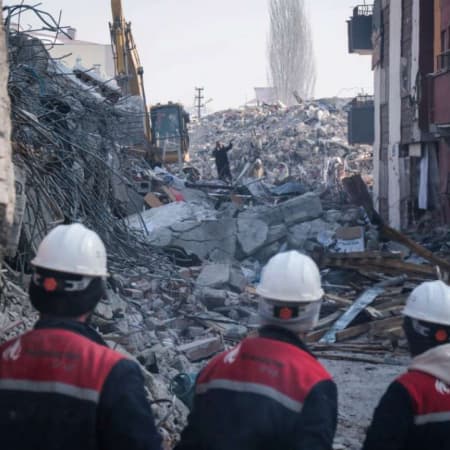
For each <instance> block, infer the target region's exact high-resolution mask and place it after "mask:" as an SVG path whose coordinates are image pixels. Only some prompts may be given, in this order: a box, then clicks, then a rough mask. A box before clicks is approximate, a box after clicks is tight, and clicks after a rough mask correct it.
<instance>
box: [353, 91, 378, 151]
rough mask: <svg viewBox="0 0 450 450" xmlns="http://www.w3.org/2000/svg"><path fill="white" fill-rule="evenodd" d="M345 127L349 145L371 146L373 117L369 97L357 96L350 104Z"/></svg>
mask: <svg viewBox="0 0 450 450" xmlns="http://www.w3.org/2000/svg"><path fill="white" fill-rule="evenodd" d="M347 125H348V130H347V131H348V143H349V144H368V145H372V144H373V141H374V135H375V115H374V103H373V97H372V96H371V95H359V96H358V97H355V98H354V99H353V100H352V101H351V102H350V104H349V110H348V115H347Z"/></svg>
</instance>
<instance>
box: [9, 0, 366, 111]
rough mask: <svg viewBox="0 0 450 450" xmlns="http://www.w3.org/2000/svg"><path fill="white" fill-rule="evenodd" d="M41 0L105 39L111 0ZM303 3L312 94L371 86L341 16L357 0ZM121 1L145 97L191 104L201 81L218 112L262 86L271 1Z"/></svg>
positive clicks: (90, 37) (81, 31)
mask: <svg viewBox="0 0 450 450" xmlns="http://www.w3.org/2000/svg"><path fill="white" fill-rule="evenodd" d="M41 2H42V3H41V5H40V9H43V10H45V11H47V12H49V13H51V14H52V15H54V16H55V17H58V16H59V12H60V11H62V19H61V24H62V25H70V26H72V27H74V28H76V29H77V39H80V40H86V41H94V42H99V43H109V42H110V38H109V27H108V22H109V21H110V20H111V6H110V1H109V0H41ZM3 3H4V5H10V4H17V3H19V1H18V0H16V1H11V0H4V1H3ZM26 3H28V2H26ZM305 3H306V6H307V10H308V15H309V18H310V21H311V27H312V31H313V45H314V50H315V58H316V67H317V82H316V89H315V93H314V96H315V97H316V98H320V97H331V96H341V97H350V96H354V95H356V94H357V93H360V92H365V93H371V92H372V90H373V87H372V85H373V74H372V72H371V69H370V57H369V56H360V55H350V54H348V52H347V48H348V43H347V24H346V20H347V19H348V18H349V17H350V15H351V12H352V8H353V6H355V5H357V4H359V3H361V2H360V1H357V0H305ZM29 4H35V3H33V2H31V1H30V2H29ZM122 5H123V9H124V15H125V18H126V20H127V21H130V22H131V26H132V32H133V35H134V39H135V42H136V45H137V49H138V52H139V56H140V59H141V63H142V65H143V67H144V76H145V89H146V93H147V99H148V101H149V102H150V103H157V102H167V101H180V102H181V103H183V104H184V105H185V106H187V107H191V106H192V105H193V104H194V97H195V87H203V88H204V96H205V100H206V101H209V103H208V107H209V108H210V109H211V110H216V111H217V110H221V109H226V108H234V107H238V106H240V105H242V104H244V103H245V102H247V101H250V100H252V99H253V98H254V91H253V88H254V87H261V86H267V67H268V64H267V51H266V49H267V36H268V34H269V25H270V24H269V16H268V0H122ZM29 20H31V19H29ZM23 21H24V22H26V17H24V18H23Z"/></svg>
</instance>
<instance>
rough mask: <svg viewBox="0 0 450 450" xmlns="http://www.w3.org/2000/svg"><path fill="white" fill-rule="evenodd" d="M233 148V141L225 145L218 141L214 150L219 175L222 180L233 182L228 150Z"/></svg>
mask: <svg viewBox="0 0 450 450" xmlns="http://www.w3.org/2000/svg"><path fill="white" fill-rule="evenodd" d="M232 148H233V141H232V140H231V141H230V143H229V144H228V145H227V146H226V147H225V146H224V145H223V144H221V142H220V141H217V142H216V146H215V148H214V150H213V156H214V158H215V159H216V168H217V176H218V177H219V179H221V180H222V181H226V182H227V183H230V182H231V171H230V161H229V160H228V152H229V151H230V150H231V149H232Z"/></svg>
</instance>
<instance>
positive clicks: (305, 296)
mask: <svg viewBox="0 0 450 450" xmlns="http://www.w3.org/2000/svg"><path fill="white" fill-rule="evenodd" d="M256 293H257V294H258V295H260V296H261V297H264V298H266V299H271V300H274V301H279V302H282V303H286V302H292V303H304V302H308V303H309V302H314V301H318V300H320V299H321V298H322V296H323V290H322V286H321V282H320V272H319V269H318V267H317V265H316V263H315V262H314V261H313V260H312V259H311V258H310V257H309V256H306V255H303V254H302V253H299V252H297V251H295V250H291V251H289V252H284V253H278V254H277V255H275V256H273V257H272V258H271V259H270V260H269V262H268V263H267V264H266V265H265V266H264V268H263V270H262V274H261V282H260V283H259V285H258V287H257V288H256Z"/></svg>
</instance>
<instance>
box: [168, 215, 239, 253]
mask: <svg viewBox="0 0 450 450" xmlns="http://www.w3.org/2000/svg"><path fill="white" fill-rule="evenodd" d="M185 225H187V224H186V223H185ZM189 226H190V228H189V229H188V230H186V231H184V232H181V233H179V235H178V236H177V237H176V238H174V240H173V241H172V244H173V245H177V246H180V247H182V248H184V250H186V252H188V253H193V254H195V255H197V256H198V257H199V258H200V259H202V260H206V259H208V258H209V259H210V260H211V261H214V262H227V261H232V260H233V259H234V254H235V252H236V221H235V219H222V220H221V221H215V220H214V221H206V222H192V221H190V222H189ZM172 229H174V227H172Z"/></svg>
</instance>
